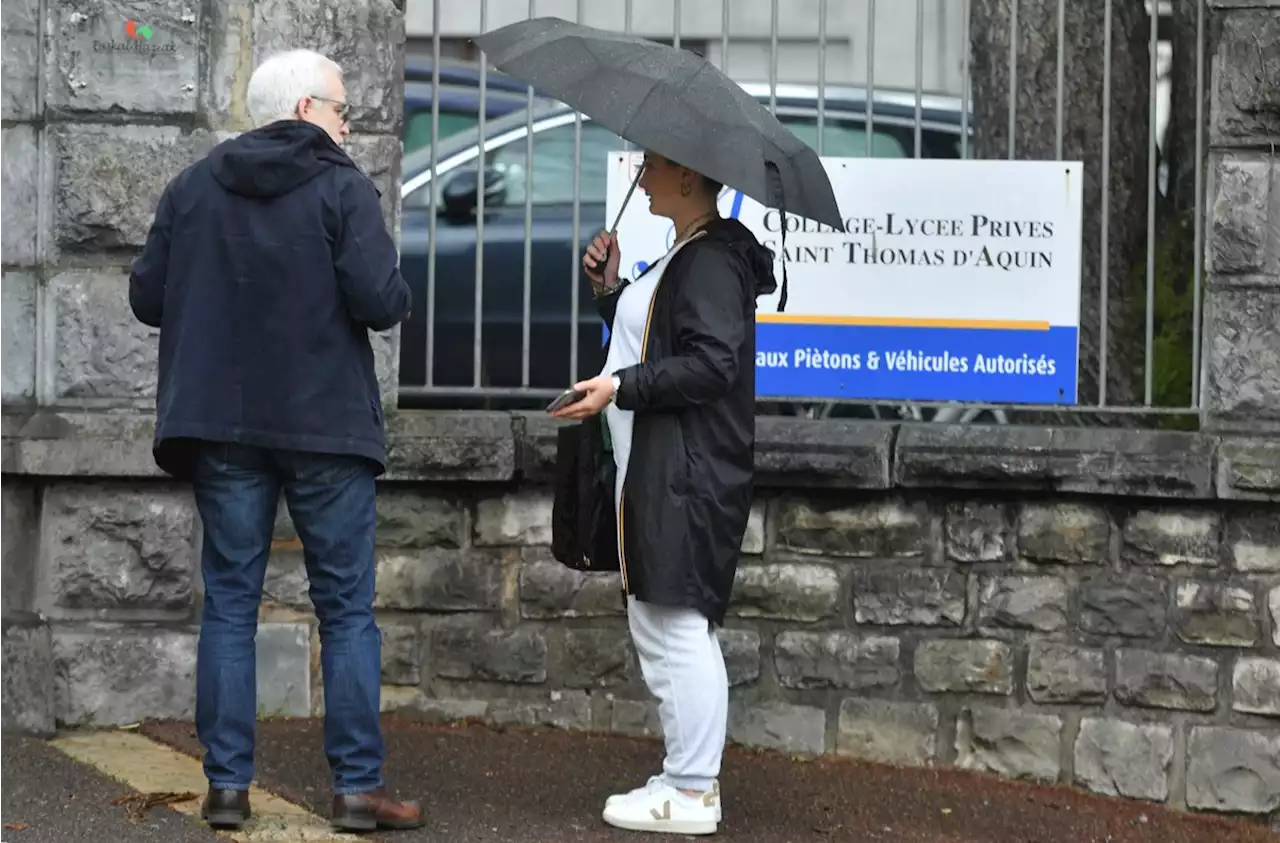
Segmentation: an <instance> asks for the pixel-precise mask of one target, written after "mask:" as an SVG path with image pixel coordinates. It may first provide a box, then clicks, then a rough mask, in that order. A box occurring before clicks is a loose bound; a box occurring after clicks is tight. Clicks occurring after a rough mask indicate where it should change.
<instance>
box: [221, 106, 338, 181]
mask: <svg viewBox="0 0 1280 843" xmlns="http://www.w3.org/2000/svg"><path fill="white" fill-rule="evenodd" d="M209 164H210V166H211V167H212V168H213V177H214V178H215V179H216V180H217V182H218V184H220V185H222V186H223V187H225V188H226V189H227V190H229V191H231V192H232V193H238V194H240V195H241V196H253V197H255V198H259V199H270V198H273V197H276V196H283V195H284V194H286V193H288V192H290V191H291V190H294V189H295V188H297V187H298V186H299V185H302V184H305V183H307V182H309V181H311V179H313V178H315V177H316V176H318V175H320V173H322V172H324V171H325V170H327V169H329V168H330V167H353V168H354V167H355V163H354V162H353V161H352V160H351V158H350V157H349V156H348V155H347V154H346V153H345V152H343V151H342V148H341V147H339V146H338V145H337V144H336V143H334V142H333V139H332V138H330V137H329V135H328V133H327V132H325V131H324V130H323V129H321V128H320V127H319V126H314V125H312V124H310V123H307V122H305V121H302V120H280V121H277V122H275V123H270V124H268V125H266V126H263V127H261V128H258V129H254V130H253V131H250V132H245V133H244V134H242V135H240V136H239V137H236V138H232V139H231V140H227V141H223V142H222V143H220V144H218V145H217V146H216V147H214V149H213V151H212V152H210V153H209Z"/></svg>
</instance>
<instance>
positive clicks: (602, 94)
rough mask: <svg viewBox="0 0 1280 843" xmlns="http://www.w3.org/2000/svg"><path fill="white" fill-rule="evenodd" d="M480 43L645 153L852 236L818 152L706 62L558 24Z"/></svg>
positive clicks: (526, 24) (507, 67) (498, 62)
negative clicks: (647, 152) (655, 154)
mask: <svg viewBox="0 0 1280 843" xmlns="http://www.w3.org/2000/svg"><path fill="white" fill-rule="evenodd" d="M475 42H476V44H477V45H478V46H479V47H480V49H482V50H483V51H484V52H485V53H486V54H487V55H488V57H489V61H491V62H492V63H493V65H494V66H495V67H497V68H498V69H499V70H501V71H503V72H504V73H507V74H509V75H511V76H514V77H516V78H518V79H521V80H523V81H524V82H526V83H527V84H529V85H531V86H532V87H534V88H535V89H537V90H539V91H541V92H542V93H544V94H546V95H547V96H550V97H554V98H555V99H558V100H560V101H561V102H564V103H565V104H567V105H569V106H570V107H572V108H574V109H576V110H578V111H580V112H582V113H583V114H586V115H588V116H589V117H590V118H591V119H592V120H595V121H596V122H598V123H600V124H601V125H603V126H606V127H608V128H609V129H611V130H612V131H613V132H615V133H616V134H618V135H620V136H622V137H624V138H626V139H627V140H629V141H631V142H632V143H634V144H636V145H637V146H640V147H643V148H644V149H646V150H650V151H652V152H655V153H657V154H658V155H661V156H662V157H663V158H667V159H669V160H671V161H675V162H677V163H679V164H681V165H683V166H685V167H688V168H689V169H691V170H696V171H697V172H699V173H702V174H703V175H705V176H707V177H708V178H711V179H714V180H716V181H718V182H720V183H721V184H725V185H728V186H729V187H732V188H735V189H737V190H740V191H742V192H743V193H744V194H746V195H747V196H750V197H751V198H752V199H755V200H756V201H757V202H759V203H760V204H762V205H765V206H766V207H770V208H778V209H780V210H782V211H784V212H786V213H791V214H797V215H799V216H802V217H807V218H809V219H812V220H816V221H818V222H821V223H825V224H827V225H829V226H831V227H832V228H835V229H836V230H837V231H844V224H843V221H842V218H841V216H840V209H839V207H838V206H837V205H836V199H835V195H834V193H833V192H832V190H831V182H830V180H829V179H828V178H827V173H826V170H825V169H823V166H822V162H821V161H820V160H819V158H818V155H817V153H815V152H814V151H813V150H812V149H811V148H810V147H809V146H808V145H807V144H805V142H804V141H802V140H800V139H799V138H798V137H796V136H795V135H794V134H793V133H792V132H791V131H790V130H788V129H787V128H786V127H785V126H783V125H782V123H780V122H779V121H778V119H777V118H776V117H774V116H773V115H772V114H771V113H770V112H769V109H768V108H766V107H765V106H763V105H761V104H760V103H759V102H757V101H756V100H755V99H754V98H753V97H751V96H750V95H749V94H747V92H746V91H744V90H742V88H740V87H739V86H738V85H737V83H735V82H734V81H733V80H732V79H730V78H729V77H727V76H725V75H724V74H723V73H721V72H720V70H719V69H718V68H716V67H715V66H714V65H712V64H711V63H710V62H708V61H707V60H706V59H704V58H702V57H700V56H698V55H695V54H694V53H691V52H689V51H688V50H681V49H676V48H675V47H669V46H667V45H665V44H657V43H654V42H653V41H648V40H646V39H644V38H640V37H637V36H633V35H624V34H622V33H618V32H611V31H609V30H603V29H595V28H593V27H589V26H583V25H581V24H577V23H572V22H570V21H566V20H561V19H560V18H551V17H546V18H534V19H532V20H527V21H521V22H519V23H514V24H511V25H509V26H504V27H501V28H500V29H495V30H493V31H492V32H488V33H486V34H484V35H482V36H480V37H479V38H477V39H475ZM784 270H785V265H784Z"/></svg>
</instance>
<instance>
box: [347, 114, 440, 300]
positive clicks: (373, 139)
mask: <svg viewBox="0 0 1280 843" xmlns="http://www.w3.org/2000/svg"><path fill="white" fill-rule="evenodd" d="M400 108H401V109H403V105H401V106H400ZM346 150H347V154H348V155H350V156H351V160H352V161H354V162H355V163H356V166H357V167H359V168H360V170H361V171H362V172H363V173H364V174H365V175H366V176H368V177H369V180H370V181H372V182H373V186H374V187H375V188H376V189H377V191H378V194H379V201H380V202H381V203H382V221H383V223H385V224H386V226H387V233H388V234H390V235H391V239H392V240H396V241H397V242H399V231H400V159H401V157H402V156H403V154H404V147H403V145H402V144H401V142H400V136H399V135H351V136H350V137H348V138H347V143H346ZM423 309H424V310H425V309H426V308H425V306H424V307H423Z"/></svg>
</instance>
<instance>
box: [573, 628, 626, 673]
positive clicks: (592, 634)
mask: <svg viewBox="0 0 1280 843" xmlns="http://www.w3.org/2000/svg"><path fill="white" fill-rule="evenodd" d="M635 664H636V657H635V653H634V652H633V651H632V649H631V635H630V633H629V632H628V631H627V629H626V628H625V627H622V626H619V627H617V628H614V629H566V630H565V631H564V667H563V669H562V679H563V682H564V685H565V687H567V688H613V687H617V686H619V685H625V684H627V683H628V682H630V681H631V678H632V669H633V666H634V665H635Z"/></svg>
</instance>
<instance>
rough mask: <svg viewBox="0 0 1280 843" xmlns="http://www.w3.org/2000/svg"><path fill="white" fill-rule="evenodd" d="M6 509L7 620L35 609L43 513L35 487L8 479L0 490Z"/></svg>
mask: <svg viewBox="0 0 1280 843" xmlns="http://www.w3.org/2000/svg"><path fill="white" fill-rule="evenodd" d="M0 498H2V500H3V506H2V507H0V512H3V529H0V535H3V536H4V551H3V553H4V555H3V563H0V573H2V574H3V581H2V583H0V600H3V605H4V617H6V618H8V617H10V616H14V615H16V614H18V613H22V612H30V611H32V610H33V609H34V608H35V591H36V570H37V566H38V564H39V558H38V553H39V541H38V535H39V528H40V514H39V513H40V510H39V507H38V504H37V502H36V488H35V486H32V485H28V484H26V483H21V482H19V481H18V480H17V479H16V478H15V479H9V478H5V481H4V486H3V488H2V489H0Z"/></svg>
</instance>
